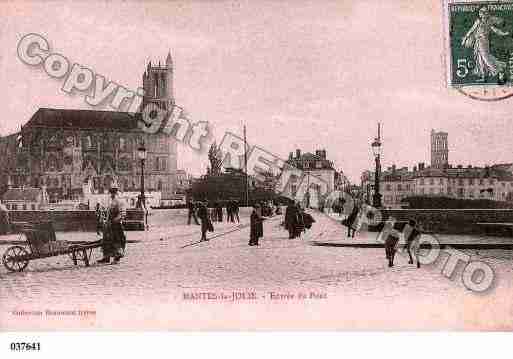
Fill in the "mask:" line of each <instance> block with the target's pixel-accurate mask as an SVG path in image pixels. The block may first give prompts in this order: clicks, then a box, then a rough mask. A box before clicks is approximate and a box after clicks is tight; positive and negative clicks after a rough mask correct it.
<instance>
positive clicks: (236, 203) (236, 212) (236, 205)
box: [233, 201, 240, 223]
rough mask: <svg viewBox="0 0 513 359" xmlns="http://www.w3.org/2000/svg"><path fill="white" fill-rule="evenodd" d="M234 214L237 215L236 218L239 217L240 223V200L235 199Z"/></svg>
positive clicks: (238, 221)
mask: <svg viewBox="0 0 513 359" xmlns="http://www.w3.org/2000/svg"><path fill="white" fill-rule="evenodd" d="M233 215H234V216H235V218H237V223H240V218H239V202H238V201H233Z"/></svg>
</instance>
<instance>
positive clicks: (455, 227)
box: [381, 209, 513, 235]
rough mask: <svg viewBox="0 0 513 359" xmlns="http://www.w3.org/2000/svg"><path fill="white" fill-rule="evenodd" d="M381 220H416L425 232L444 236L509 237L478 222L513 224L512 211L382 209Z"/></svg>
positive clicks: (502, 230)
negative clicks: (483, 235) (487, 235)
mask: <svg viewBox="0 0 513 359" xmlns="http://www.w3.org/2000/svg"><path fill="white" fill-rule="evenodd" d="M381 213H382V215H383V220H386V219H387V218H388V217H390V216H392V217H393V218H395V219H396V220H397V221H407V220H409V219H414V220H416V221H417V222H418V223H419V225H420V226H421V228H422V229H423V230H425V231H429V232H433V233H444V234H484V233H485V231H487V234H495V235H511V230H508V229H504V228H498V227H497V228H495V229H493V228H492V229H486V228H485V227H484V226H482V225H478V224H477V223H479V222H481V223H482V222H488V223H513V209H384V210H382V211H381Z"/></svg>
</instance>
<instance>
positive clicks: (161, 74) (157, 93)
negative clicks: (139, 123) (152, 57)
mask: <svg viewBox="0 0 513 359" xmlns="http://www.w3.org/2000/svg"><path fill="white" fill-rule="evenodd" d="M143 89H144V96H143V103H142V108H144V106H146V104H148V103H154V104H156V105H157V106H159V107H160V108H162V109H165V110H169V109H171V107H172V106H173V105H174V103H175V101H174V93H173V59H172V58H171V52H169V53H168V54H167V58H166V63H165V64H164V65H162V66H161V65H160V61H159V63H158V65H156V66H153V65H152V64H151V61H150V62H149V63H148V66H147V68H146V71H145V72H144V74H143Z"/></svg>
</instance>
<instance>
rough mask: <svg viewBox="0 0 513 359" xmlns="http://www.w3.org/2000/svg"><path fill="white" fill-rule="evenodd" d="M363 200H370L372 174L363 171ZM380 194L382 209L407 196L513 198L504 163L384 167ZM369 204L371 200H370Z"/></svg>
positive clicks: (510, 177)
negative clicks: (364, 191) (441, 168)
mask: <svg viewBox="0 0 513 359" xmlns="http://www.w3.org/2000/svg"><path fill="white" fill-rule="evenodd" d="M362 187H363V188H364V190H365V189H367V194H366V199H368V200H369V201H372V195H373V191H374V173H373V172H369V171H366V172H365V173H364V174H362ZM380 193H381V194H382V205H383V207H385V208H401V206H404V205H405V203H402V202H401V201H402V200H403V199H405V198H406V197H411V196H425V197H449V198H459V199H488V200H493V201H512V200H513V173H512V172H511V171H510V170H506V169H505V168H504V166H503V165H492V166H489V167H472V166H467V167H463V166H461V165H459V166H456V167H453V166H449V167H448V168H446V169H444V170H440V169H438V168H433V167H428V168H424V166H423V164H419V166H418V167H417V166H415V167H414V168H413V169H412V170H411V171H408V169H407V168H406V167H404V168H401V169H396V168H395V166H392V167H389V168H387V170H386V171H383V172H382V173H381V176H380ZM369 203H370V202H369Z"/></svg>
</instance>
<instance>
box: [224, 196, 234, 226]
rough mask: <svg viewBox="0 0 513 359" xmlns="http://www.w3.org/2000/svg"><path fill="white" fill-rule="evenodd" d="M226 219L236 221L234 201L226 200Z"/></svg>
mask: <svg viewBox="0 0 513 359" xmlns="http://www.w3.org/2000/svg"><path fill="white" fill-rule="evenodd" d="M226 221H227V222H234V219H233V201H228V202H226Z"/></svg>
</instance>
